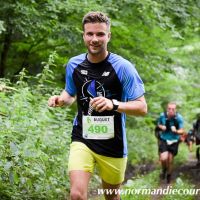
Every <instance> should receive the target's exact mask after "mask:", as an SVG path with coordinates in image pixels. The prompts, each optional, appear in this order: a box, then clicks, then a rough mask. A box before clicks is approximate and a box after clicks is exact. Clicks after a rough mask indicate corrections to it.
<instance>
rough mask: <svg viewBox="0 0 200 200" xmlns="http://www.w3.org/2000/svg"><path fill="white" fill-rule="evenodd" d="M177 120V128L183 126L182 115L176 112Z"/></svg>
mask: <svg viewBox="0 0 200 200" xmlns="http://www.w3.org/2000/svg"><path fill="white" fill-rule="evenodd" d="M177 121H178V124H179V129H181V128H183V126H184V122H183V117H182V116H181V115H180V114H178V116H177Z"/></svg>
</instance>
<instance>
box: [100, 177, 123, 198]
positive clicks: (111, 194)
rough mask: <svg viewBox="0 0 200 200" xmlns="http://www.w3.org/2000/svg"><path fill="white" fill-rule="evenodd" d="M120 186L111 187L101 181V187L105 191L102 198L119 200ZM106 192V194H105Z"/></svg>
mask: <svg viewBox="0 0 200 200" xmlns="http://www.w3.org/2000/svg"><path fill="white" fill-rule="evenodd" d="M120 185H121V184H117V185H111V184H109V183H106V182H105V181H103V180H102V187H103V189H105V193H104V197H105V199H106V200H120V193H119V188H120ZM107 191H108V193H107Z"/></svg>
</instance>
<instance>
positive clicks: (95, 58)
mask: <svg viewBox="0 0 200 200" xmlns="http://www.w3.org/2000/svg"><path fill="white" fill-rule="evenodd" d="M107 55H108V51H105V53H103V54H91V53H88V55H87V59H88V60H89V61H90V62H91V63H99V62H101V61H103V60H105V58H106V57H107Z"/></svg>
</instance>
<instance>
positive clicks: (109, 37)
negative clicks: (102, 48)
mask: <svg viewBox="0 0 200 200" xmlns="http://www.w3.org/2000/svg"><path fill="white" fill-rule="evenodd" d="M108 39H109V41H110V39H111V32H109V33H108Z"/></svg>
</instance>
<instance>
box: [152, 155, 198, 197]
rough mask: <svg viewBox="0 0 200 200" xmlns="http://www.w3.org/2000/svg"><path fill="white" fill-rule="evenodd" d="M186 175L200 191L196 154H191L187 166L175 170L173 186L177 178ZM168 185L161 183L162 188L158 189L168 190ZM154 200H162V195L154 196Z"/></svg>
mask: <svg viewBox="0 0 200 200" xmlns="http://www.w3.org/2000/svg"><path fill="white" fill-rule="evenodd" d="M181 175H184V176H185V177H186V178H187V179H188V180H189V181H190V182H191V183H192V184H194V185H195V188H196V189H200V166H198V167H197V166H196V158H195V156H194V153H189V156H188V160H187V162H186V163H185V164H183V165H180V166H177V167H175V168H174V171H173V175H172V184H173V182H174V181H175V180H176V178H178V177H180V176H181ZM167 187H168V185H167V184H166V183H164V182H163V181H161V182H160V186H159V187H158V188H157V189H162V190H163V189H166V188H167ZM151 199H152V200H161V199H162V195H152V197H151ZM195 200H200V195H199V196H195Z"/></svg>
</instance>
